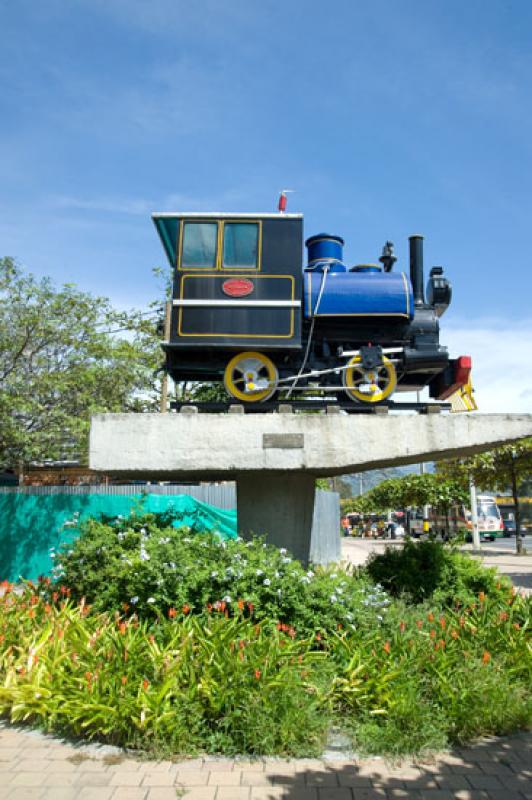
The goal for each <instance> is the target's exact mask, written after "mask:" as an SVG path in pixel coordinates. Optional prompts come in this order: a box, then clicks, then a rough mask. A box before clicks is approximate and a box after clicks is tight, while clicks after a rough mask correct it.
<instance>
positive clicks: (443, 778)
mask: <svg viewBox="0 0 532 800" xmlns="http://www.w3.org/2000/svg"><path fill="white" fill-rule="evenodd" d="M436 783H437V784H438V787H439V788H440V789H451V790H452V791H453V792H454V791H456V789H470V788H471V784H470V783H468V781H467V778H466V777H465V775H436Z"/></svg>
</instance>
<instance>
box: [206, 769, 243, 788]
mask: <svg viewBox="0 0 532 800" xmlns="http://www.w3.org/2000/svg"><path fill="white" fill-rule="evenodd" d="M241 778H242V773H241V772H240V770H237V771H236V772H215V771H214V770H211V772H210V773H209V786H240V781H241Z"/></svg>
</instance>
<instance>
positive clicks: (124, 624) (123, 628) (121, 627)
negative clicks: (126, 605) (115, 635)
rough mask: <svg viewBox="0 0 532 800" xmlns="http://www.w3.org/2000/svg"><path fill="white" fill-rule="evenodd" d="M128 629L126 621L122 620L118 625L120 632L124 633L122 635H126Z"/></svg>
mask: <svg viewBox="0 0 532 800" xmlns="http://www.w3.org/2000/svg"><path fill="white" fill-rule="evenodd" d="M126 629H127V625H126V623H125V622H121V623H120V625H119V626H118V630H119V631H120V633H121V634H122V636H124V635H125V633H126Z"/></svg>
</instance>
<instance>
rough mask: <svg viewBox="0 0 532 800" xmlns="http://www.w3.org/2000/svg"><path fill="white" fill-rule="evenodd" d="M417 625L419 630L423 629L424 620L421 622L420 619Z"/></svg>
mask: <svg viewBox="0 0 532 800" xmlns="http://www.w3.org/2000/svg"><path fill="white" fill-rule="evenodd" d="M416 625H417V627H418V630H421V628H422V627H423V622H422V620H420V619H418V620H416Z"/></svg>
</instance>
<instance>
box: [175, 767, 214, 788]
mask: <svg viewBox="0 0 532 800" xmlns="http://www.w3.org/2000/svg"><path fill="white" fill-rule="evenodd" d="M208 780H209V773H208V772H207V770H206V769H184V770H180V769H179V770H178V771H177V777H176V779H175V782H176V784H180V785H183V786H205V784H206V783H207V782H208Z"/></svg>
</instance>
